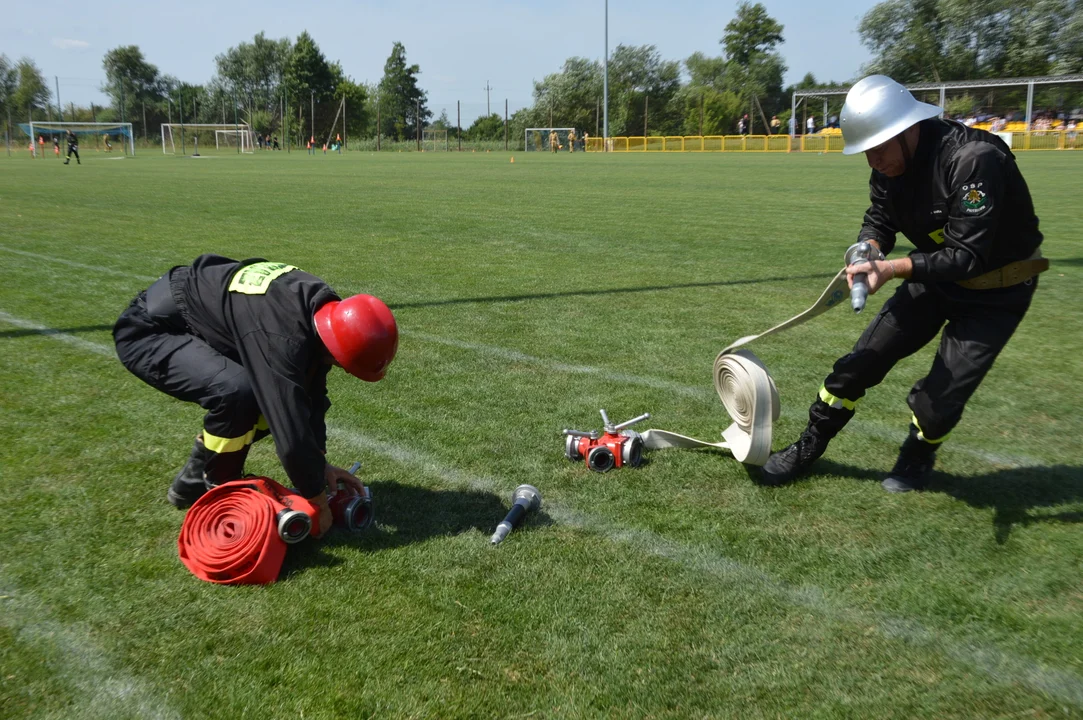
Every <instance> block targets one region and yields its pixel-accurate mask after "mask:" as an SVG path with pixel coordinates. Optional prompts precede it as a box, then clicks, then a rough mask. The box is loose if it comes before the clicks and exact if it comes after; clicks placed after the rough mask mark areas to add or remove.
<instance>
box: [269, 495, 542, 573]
mask: <svg viewBox="0 0 1083 720" xmlns="http://www.w3.org/2000/svg"><path fill="white" fill-rule="evenodd" d="M369 487H370V488H371V489H372V495H373V506H374V508H375V512H376V524H375V526H374V527H371V528H369V529H368V530H364V531H362V532H360V533H357V534H350V533H347V532H344V531H342V530H337V529H336V530H332V531H331V532H330V533H328V534H327V537H325V538H324V539H323V540H320V541H318V542H309V541H307V540H306V541H305V542H303V543H301V544H300V545H299V546H298V547H296V548H293V549H291V551H290V552H289V553H287V554H286V561H285V563H284V564H283V565H282V573H281V575H280V577H281V578H285V577H287V576H289V575H295V574H299V573H302V572H305V571H307V570H311V569H313V568H317V567H331V566H334V565H337V564H339V563H341V562H342V561H341V559H339V558H336V557H334V556H332V555H330V554H328V553H326V552H323V548H324V547H340V546H344V547H353V548H356V549H357V550H359V551H360V552H365V553H370V552H379V551H381V550H387V549H390V548H396V547H401V546H403V545H409V544H411V543H416V542H423V541H425V540H428V539H430V538H435V537H445V536H452V535H458V534H460V533H464V532H468V531H470V530H478V531H479V532H481V533H482V534H484V536H485V539H484V540H483V541H480V540H479V542H485V543H488V542H489V536H490V535H491V534H492V533H493V531H495V530H496V526H497V524H498V523H499V522H500V521H501V520H503V519H504V516H505V515H506V514H507V513H508V510H510V509H511V497H510V493H509V496H508V497H506V498H500V497H498V496H497V495H495V494H494V493H491V492H483V491H480V490H433V489H430V488H424V487H417V486H414V485H401V484H399V483H389V482H380V483H372V484H370V485H369ZM551 524H552V519H550V517H549V516H548V515H546V514H545V512H544V511H539V512H535V513H531V514H530V515H529V516H528V517H527V518H526V519H525V520H524V522H523V525H521V526H520V527H519V528H518V529H517V530H516V531H515V532H523V531H528V532H529V529H530V528H531V527H538V526H545V525H551Z"/></svg>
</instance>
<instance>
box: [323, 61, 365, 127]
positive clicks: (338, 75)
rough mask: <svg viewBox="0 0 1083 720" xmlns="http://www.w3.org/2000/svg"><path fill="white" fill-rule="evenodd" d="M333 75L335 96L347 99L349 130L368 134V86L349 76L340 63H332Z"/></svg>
mask: <svg viewBox="0 0 1083 720" xmlns="http://www.w3.org/2000/svg"><path fill="white" fill-rule="evenodd" d="M331 75H332V78H333V81H334V84H335V89H334V98H335V99H336V100H338V101H342V100H345V101H346V118H345V122H346V130H347V132H349V133H352V134H354V135H361V134H367V132H368V128H369V124H370V117H369V103H368V99H369V97H368V92H369V91H368V88H367V87H365V85H364V84H362V83H356V82H354V81H353V80H351V79H350V78H349V77H347V76H346V75H345V73H343V72H342V68H341V67H340V66H339V64H338V63H332V65H331ZM336 112H337V110H336ZM340 122H341V120H340Z"/></svg>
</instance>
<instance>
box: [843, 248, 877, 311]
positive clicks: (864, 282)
mask: <svg viewBox="0 0 1083 720" xmlns="http://www.w3.org/2000/svg"><path fill="white" fill-rule="evenodd" d="M883 259H884V254H883V253H882V252H880V250H879V248H877V247H876V246H875V245H873V244H872V243H870V242H869V241H867V240H859V241H858V242H855V243H854V244H853V245H851V246H850V247H848V248H847V249H846V254H845V255H843V262H844V263H845V264H846V265H855V264H857V263H862V262H869V261H870V260H883ZM868 297H869V282H868V276H867V274H866V273H858V274H857V275H854V284H853V286H852V287H851V288H850V307H852V308H853V309H854V312H855V313H859V312H861V311H862V310H864V309H865V301H866V300H867V299H868Z"/></svg>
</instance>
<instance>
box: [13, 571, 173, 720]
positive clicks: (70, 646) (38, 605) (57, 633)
mask: <svg viewBox="0 0 1083 720" xmlns="http://www.w3.org/2000/svg"><path fill="white" fill-rule="evenodd" d="M0 627H4V628H7V629H8V630H10V631H11V632H12V633H13V634H14V635H15V637H17V638H18V639H19V640H20V641H22V642H25V643H27V644H28V645H32V646H34V647H35V648H38V649H39V651H40V652H41V654H42V656H44V657H45V658H47V659H46V661H45V662H46V664H47V666H48V667H49V669H50V670H51V671H52V672H53V674H54V676H55V677H57V678H59V679H61V680H62V681H64V682H65V683H66V684H67V685H69V686H70V687H71V688H73V689H74V690H76V692H74V693H72V694H73V696H74V699H75V705H74V707H68V708H65V710H64V715H63V716H64V717H73V718H74V717H78V718H100V719H101V720H113V718H118V717H138V718H161V720H172V719H173V718H177V720H179V719H180V717H181V716H180V714H179V713H178V712H176V711H175V710H173V709H172V708H171V707H170V706H169V705H168V703H166V701H165V699H164V698H162V697H160V696H159V695H158V694H157V693H155V692H154V691H153V690H152V689H151V688H149V687H148V686H147V685H145V684H144V683H142V682H140V681H139V679H138V678H135V677H132V676H131V675H128V674H127V673H125V672H123V671H119V670H117V669H116V668H115V667H114V666H113V664H112V663H111V662H110V660H109V657H108V655H107V654H106V653H105V652H104V651H103V650H102V649H101V648H100V647H99V646H98V645H97V644H95V642H94V640H93V633H92V631H91V630H90V629H89V628H84V627H82V626H81V625H80V624H78V623H60V622H57V621H56V620H53V619H52V612H51V611H50V609H49V608H48V607H47V606H46V605H45V604H44V603H42V602H41V600H39V599H38V598H37V597H35V596H34V595H33V594H31V593H28V592H25V591H23V590H20V589H18V588H17V587H15V585H14V584H13V583H12V582H11V580H10V578H8V577H7V576H6V575H5V574H4V572H3V569H2V568H0Z"/></svg>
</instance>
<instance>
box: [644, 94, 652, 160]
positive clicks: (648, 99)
mask: <svg viewBox="0 0 1083 720" xmlns="http://www.w3.org/2000/svg"><path fill="white" fill-rule="evenodd" d="M650 102H651V98H650V96H649V95H644V96H643V147H647V108H648V106H649V105H650Z"/></svg>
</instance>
